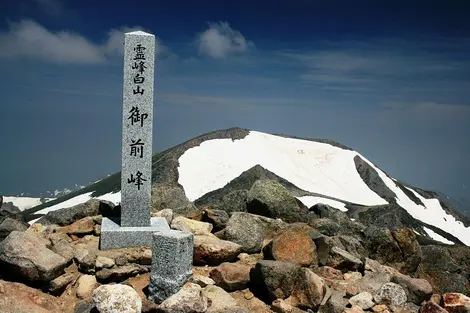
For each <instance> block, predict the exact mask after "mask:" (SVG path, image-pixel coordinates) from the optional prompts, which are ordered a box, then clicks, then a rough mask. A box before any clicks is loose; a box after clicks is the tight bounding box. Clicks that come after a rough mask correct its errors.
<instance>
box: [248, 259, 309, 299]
mask: <svg viewBox="0 0 470 313" xmlns="http://www.w3.org/2000/svg"><path fill="white" fill-rule="evenodd" d="M299 271H300V266H298V265H295V264H293V263H287V262H281V261H269V260H261V261H259V262H258V263H257V264H256V266H255V267H254V268H253V269H252V270H251V272H250V282H251V284H252V285H253V286H254V289H256V291H257V293H259V298H260V299H267V300H268V302H272V301H274V300H276V299H286V298H288V297H289V296H290V295H291V293H292V289H293V288H294V284H295V282H296V281H297V277H298V275H299V273H300V272H299Z"/></svg>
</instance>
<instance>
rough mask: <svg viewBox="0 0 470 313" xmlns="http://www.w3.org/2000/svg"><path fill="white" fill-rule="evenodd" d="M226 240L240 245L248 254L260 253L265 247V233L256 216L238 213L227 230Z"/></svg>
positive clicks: (229, 221)
mask: <svg viewBox="0 0 470 313" xmlns="http://www.w3.org/2000/svg"><path fill="white" fill-rule="evenodd" d="M224 235H225V238H226V239H227V240H229V241H232V242H235V243H238V244H239V245H241V246H242V247H243V251H244V252H247V253H258V252H260V251H261V249H262V247H263V240H264V231H263V228H262V227H261V225H260V221H259V219H258V217H257V216H256V215H253V214H249V213H242V212H236V213H234V214H232V216H231V217H230V219H229V220H228V222H227V227H226V228H225V233H224Z"/></svg>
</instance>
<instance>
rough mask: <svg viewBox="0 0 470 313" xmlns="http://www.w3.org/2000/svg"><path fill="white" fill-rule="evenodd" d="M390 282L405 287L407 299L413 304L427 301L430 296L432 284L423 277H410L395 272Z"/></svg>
mask: <svg viewBox="0 0 470 313" xmlns="http://www.w3.org/2000/svg"><path fill="white" fill-rule="evenodd" d="M392 282H394V283H396V284H399V285H400V286H402V287H403V289H405V292H406V296H407V299H408V301H410V302H413V303H414V304H418V305H420V304H421V303H422V302H423V301H428V300H429V299H430V298H431V296H432V292H433V290H432V286H431V284H430V283H429V282H428V281H427V280H425V279H418V278H411V277H409V276H406V275H403V274H400V273H396V274H395V275H393V276H392Z"/></svg>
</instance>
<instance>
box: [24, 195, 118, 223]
mask: <svg viewBox="0 0 470 313" xmlns="http://www.w3.org/2000/svg"><path fill="white" fill-rule="evenodd" d="M92 194H93V191H92V192H87V193H84V194H81V195H78V196H76V197H73V198H71V199H68V200H65V201H64V202H61V203H58V204H54V205H51V206H50V207H47V208H44V209H42V210H39V211H37V212H36V213H35V214H44V215H45V214H47V213H48V212H52V211H56V210H60V209H63V208H70V207H73V206H75V205H78V204H82V203H85V202H87V201H88V200H90V199H93V198H94V199H99V200H105V201H111V202H113V203H114V204H118V203H120V202H121V192H120V191H119V192H116V193H112V192H111V193H107V194H104V195H101V196H98V197H91V195H92ZM39 219H40V217H39V218H36V219H34V220H31V221H29V222H28V223H29V224H30V225H31V224H33V223H34V222H36V221H37V220H39Z"/></svg>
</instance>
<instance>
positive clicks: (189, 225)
mask: <svg viewBox="0 0 470 313" xmlns="http://www.w3.org/2000/svg"><path fill="white" fill-rule="evenodd" d="M171 228H172V229H176V230H180V231H185V232H188V233H192V234H194V235H206V236H213V235H212V234H211V231H212V228H213V226H212V224H210V223H205V222H200V221H195V220H192V219H189V218H186V217H184V216H177V217H175V218H173V221H172V222H171Z"/></svg>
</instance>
